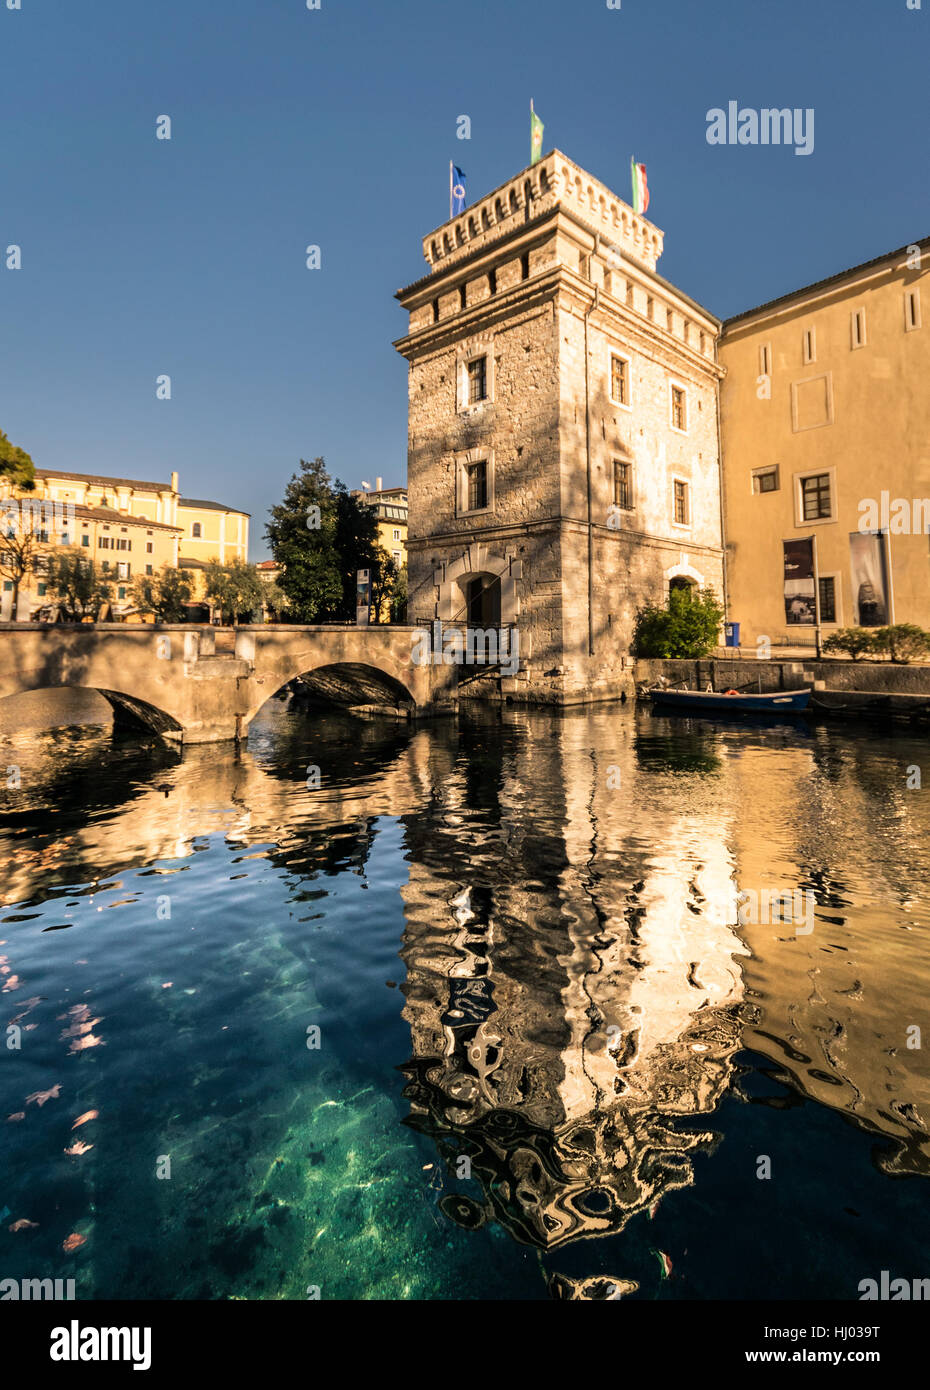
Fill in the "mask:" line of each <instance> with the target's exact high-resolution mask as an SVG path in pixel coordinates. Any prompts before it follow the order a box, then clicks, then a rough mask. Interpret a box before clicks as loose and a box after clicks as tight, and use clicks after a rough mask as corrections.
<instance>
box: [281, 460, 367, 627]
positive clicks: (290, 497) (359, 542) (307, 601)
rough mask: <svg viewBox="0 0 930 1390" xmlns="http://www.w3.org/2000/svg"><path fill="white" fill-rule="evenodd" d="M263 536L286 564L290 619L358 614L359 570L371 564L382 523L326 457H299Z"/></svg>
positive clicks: (283, 580) (284, 579)
mask: <svg viewBox="0 0 930 1390" xmlns="http://www.w3.org/2000/svg"><path fill="white" fill-rule="evenodd" d="M269 515H270V518H271V519H270V521H269V522H268V524H267V525H266V527H265V535H266V537H267V539H268V542H269V544H270V546H271V553H272V555H273V556H274V558H275V560H276V561H277V562H278V564H279V565H280V566H281V567H282V571H283V572H282V575H281V579H280V581H279V582H280V585H281V588H282V589H283V590H284V592H285V594H286V595H287V599H288V611H287V617H288V618H289V619H290V620H291V621H292V622H298V623H314V622H321V621H325V620H327V619H341V620H342V621H343V622H350V621H352V620H354V618H355V586H356V577H357V576H356V572H357V571H358V570H359V569H366V568H367V569H371V568H373V562H374V558H375V550H376V548H377V544H378V522H377V518H376V516H375V513H374V511H373V509H372V508H371V507H368V506H366V505H365V503H362V502H359V501H358V500H357V499H356V498H354V497H353V496H352V495H351V493H349V492H348V491H347V489H346V487H345V485H344V484H343V483H340V482H335V483H334V482H333V480H332V479H331V478H330V476H329V474H328V473H327V471H326V466H325V463H324V461H323V459H322V458H316V459H313V460H312V461H308V460H306V459H301V460H300V467H299V471H298V472H297V473H295V474H293V476H292V477H291V480H290V482H289V483H288V485H287V487H286V488H285V491H284V499H283V501H282V502H280V503H278V504H277V505H276V506H274V507H272V508H271V509H270V512H269Z"/></svg>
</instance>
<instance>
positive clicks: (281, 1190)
mask: <svg viewBox="0 0 930 1390" xmlns="http://www.w3.org/2000/svg"><path fill="white" fill-rule="evenodd" d="M3 744H4V748H3V754H4V757H5V760H6V763H5V765H6V766H7V767H9V766H16V767H18V768H19V769H20V778H21V785H20V786H19V787H18V788H11V789H9V790H7V791H5V792H4V793H3V801H2V814H0V862H2V865H3V878H2V881H3V901H4V907H3V910H2V914H0V915H2V920H0V939H2V942H3V944H2V945H0V957H2V961H0V971H2V972H3V973H2V975H0V981H2V983H0V1018H2V1021H3V1024H4V1028H5V1030H6V1048H5V1050H4V1053H3V1057H2V1067H0V1091H2V1094H0V1144H2V1153H3V1167H2V1171H3V1187H2V1192H0V1210H3V1209H4V1208H5V1214H4V1216H3V1219H2V1222H0V1277H2V1278H7V1277H13V1278H23V1277H49V1278H54V1277H64V1278H68V1277H73V1278H74V1279H75V1280H76V1290H77V1295H78V1297H79V1298H114V1297H130V1298H143V1297H154V1298H200V1299H216V1298H219V1299H226V1298H262V1299H269V1298H283V1299H295V1298H306V1297H307V1296H308V1290H311V1291H312V1290H313V1289H319V1291H320V1295H321V1296H322V1297H323V1298H352V1299H355V1298H372V1299H381V1298H417V1299H434V1298H435V1299H446V1298H464V1299H473V1298H495V1299H508V1298H537V1297H538V1298H546V1297H552V1296H559V1297H573V1296H574V1297H578V1296H588V1297H599V1296H604V1294H605V1292H606V1291H607V1290H608V1286H609V1285H612V1286H613V1287H614V1289H615V1291H616V1292H623V1293H625V1295H626V1296H627V1297H630V1298H632V1299H641V1298H647V1299H655V1298H659V1299H674V1298H724V1297H725V1298H763V1297H764V1298H809V1297H826V1298H837V1299H849V1298H856V1297H858V1289H857V1286H858V1283H859V1281H860V1280H862V1279H865V1278H869V1277H878V1275H879V1273H880V1271H881V1270H882V1269H889V1270H890V1271H891V1273H892V1277H895V1276H903V1277H907V1278H916V1277H924V1276H926V1275H930V1268H928V1267H927V1265H928V1261H927V1251H928V1247H930V1206H928V1202H927V1192H928V1189H927V1177H928V1171H930V1145H928V1136H927V1125H928V1119H930V1075H928V1066H927V1062H926V1060H925V1058H926V1055H927V1053H926V1048H925V1047H915V1046H913V1045H912V1044H913V1042H914V1040H915V1036H916V1035H915V1034H914V1032H913V1029H914V1028H915V1027H920V1026H922V1025H926V1024H927V1023H928V1019H927V1015H926V999H927V985H928V981H930V939H928V927H930V914H928V912H927V885H928V882H930V834H928V830H930V810H928V804H930V803H928V797H930V791H927V792H922V791H920V790H916V789H908V788H907V786H906V781H907V778H906V769H907V768H908V767H909V766H914V765H920V764H921V763H922V762H923V763H924V764H930V759H928V758H927V757H926V753H927V749H928V747H930V745H928V744H927V742H926V741H921V740H916V739H910V738H896V739H890V738H881V737H876V736H875V735H874V733H869V734H868V735H867V736H864V735H863V733H862V732H861V731H858V732H857V731H851V732H836V731H835V730H833V729H831V730H830V731H826V730H823V729H818V730H815V731H813V732H807V731H798V730H793V729H782V728H777V727H776V728H767V729H743V728H729V727H724V728H721V727H714V726H711V725H704V724H701V723H700V722H689V721H685V722H682V721H670V720H661V719H656V718H654V717H652V716H651V715H650V714H647V713H645V712H642V711H635V710H633V709H631V708H629V707H624V708H622V709H621V708H616V709H614V708H610V709H599V710H597V711H595V712H584V713H577V714H571V715H566V716H562V717H560V716H552V715H541V714H540V715H536V714H530V715H526V714H519V713H506V714H505V715H504V716H503V717H502V718H498V717H497V716H495V715H487V716H483V717H475V716H472V717H468V718H466V717H463V718H462V719H461V720H460V721H458V722H453V721H448V722H442V723H436V724H432V725H429V726H421V727H419V728H413V729H410V728H408V727H407V726H400V727H398V726H396V725H393V724H385V725H381V724H377V723H359V722H357V721H354V720H352V719H350V718H349V717H347V716H346V717H343V716H340V715H333V716H325V717H324V716H321V715H320V714H318V713H317V714H314V713H307V712H299V711H297V710H293V709H291V708H289V707H288V706H287V705H286V704H283V703H280V702H271V703H270V704H269V705H268V706H267V707H266V709H265V711H264V712H263V713H262V715H261V717H260V719H259V720H258V721H257V722H256V724H255V726H254V727H253V732H252V736H251V737H250V740H249V743H248V745H247V747H244V748H243V749H242V750H241V751H239V752H235V751H234V750H233V749H232V748H231V747H227V746H222V747H211V748H205V749H192V750H189V751H188V752H186V753H184V754H183V755H181V754H178V753H175V752H172V751H171V750H169V749H167V748H165V747H163V746H160V745H158V744H157V743H152V744H140V743H139V742H136V741H132V740H128V741H127V740H125V739H121V738H117V737H114V735H113V734H112V733H111V732H110V731H108V730H106V729H81V730H78V729H71V730H58V731H55V732H52V733H36V732H25V733H23V734H20V735H10V734H6V735H5V736H4V738H3ZM308 767H310V768H314V767H315V768H318V769H319V778H318V782H319V785H316V779H314V778H313V777H310V778H309V779H308ZM308 781H309V785H308ZM737 886H738V887H740V888H743V889H751V890H757V891H759V892H764V891H767V890H768V889H769V888H775V889H777V890H779V891H781V890H795V889H800V890H801V891H803V892H805V893H810V894H812V895H813V896H812V901H813V902H814V903H815V909H814V917H813V919H812V930H811V931H810V932H809V933H800V934H799V933H796V932H795V930H794V927H793V926H791V925H788V924H786V923H784V922H774V923H769V922H767V921H766V922H755V923H752V922H750V923H748V924H743V925H741V924H740V922H739V921H738V918H737V911H736V903H735V892H736V890H737ZM11 1029H12V1030H13V1031H12V1032H11V1031H10V1030H11ZM315 1029H318V1030H319V1032H318V1035H317V1034H316V1033H315V1032H314V1031H313V1030H315ZM17 1030H18V1031H17ZM308 1030H310V1031H308ZM909 1030H911V1031H909ZM308 1043H309V1044H311V1045H309V1046H308ZM317 1043H318V1045H316V1044H317ZM909 1043H910V1044H911V1045H909ZM8 1117H9V1118H8ZM85 1117H87V1118H85ZM78 1120H80V1121H81V1122H80V1123H79V1124H78V1125H77V1127H76V1128H75V1127H74V1125H75V1121H78ZM83 1145H87V1146H88V1147H87V1148H86V1149H84V1148H83V1147H81V1148H80V1149H78V1148H76V1146H83ZM66 1150H71V1152H66ZM760 1172H762V1173H763V1174H765V1173H767V1174H768V1175H763V1176H759V1174H760ZM22 1222H30V1223H35V1224H34V1225H29V1226H23V1225H20V1226H19V1229H16V1230H11V1229H10V1227H11V1226H15V1225H18V1224H19V1223H22ZM75 1237H81V1238H82V1239H81V1240H80V1241H77V1240H75V1239H74V1238H75ZM69 1238H70V1240H69ZM66 1243H67V1244H70V1245H71V1246H73V1247H74V1248H72V1249H70V1250H67V1251H66V1250H65V1249H64V1248H63V1247H64V1245H65V1244H66Z"/></svg>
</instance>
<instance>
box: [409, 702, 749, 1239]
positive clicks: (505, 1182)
mask: <svg viewBox="0 0 930 1390" xmlns="http://www.w3.org/2000/svg"><path fill="white" fill-rule="evenodd" d="M588 732H590V731H588ZM584 737H585V725H584V723H583V722H579V724H578V725H576V726H573V725H572V723H571V722H570V721H569V722H567V723H566V724H565V725H562V726H560V729H559V735H558V737H557V738H556V739H555V740H551V741H549V742H547V743H546V744H545V745H543V746H540V744H538V743H536V742H533V743H532V744H531V745H530V744H528V745H526V747H524V748H520V749H518V750H517V752H516V753H515V754H514V755H513V756H512V758H511V761H510V765H508V766H505V767H504V768H503V769H502V770H501V780H500V783H499V785H498V787H497V793H498V798H499V811H500V819H499V829H498V830H497V833H496V834H492V832H491V828H490V827H489V826H488V823H487V817H485V819H484V821H481V822H479V821H477V819H476V817H475V816H474V814H473V813H472V812H471V811H470V808H469V806H468V803H467V798H466V795H465V793H464V790H463V789H462V788H461V787H460V786H458V785H457V784H456V783H455V782H454V780H453V781H451V782H449V783H447V785H446V787H445V791H444V811H443V815H442V816H441V818H440V820H441V824H439V825H436V824H430V825H429V826H428V827H427V829H428V832H429V834H428V836H427V835H425V836H424V837H423V840H422V848H423V850H424V853H423V854H422V855H421V854H420V853H415V854H414V863H413V864H412V865H411V872H410V882H409V885H408V887H407V889H406V890H405V894H404V896H405V900H406V905H407V930H406V933H405V943H404V950H403V954H404V957H405V960H406V963H407V969H408V980H407V985H406V995H407V999H406V1007H405V1011H404V1013H405V1017H406V1018H407V1020H408V1022H409V1023H410V1026H411V1034H412V1040H413V1057H412V1059H411V1061H410V1063H409V1064H408V1065H407V1066H406V1067H405V1068H404V1071H405V1073H406V1075H407V1076H408V1086H407V1088H406V1092H405V1094H406V1095H407V1097H408V1099H409V1100H410V1103H411V1114H410V1117H409V1119H408V1123H409V1124H411V1125H412V1126H413V1127H414V1128H416V1129H418V1130H420V1131H422V1132H424V1133H426V1134H429V1135H430V1136H431V1137H432V1138H433V1139H434V1140H435V1142H436V1143H437V1145H438V1147H439V1149H440V1152H441V1154H442V1156H443V1158H444V1159H445V1161H446V1165H447V1169H448V1174H449V1185H450V1187H452V1188H453V1191H451V1192H449V1193H448V1194H447V1195H446V1196H444V1197H443V1198H442V1199H441V1203H440V1205H441V1206H442V1209H443V1210H444V1211H445V1213H446V1215H447V1216H449V1217H450V1218H451V1219H452V1220H454V1221H456V1222H457V1223H458V1224H460V1225H463V1226H478V1225H481V1224H483V1223H484V1222H485V1221H487V1220H497V1221H499V1222H500V1223H501V1224H502V1225H504V1226H505V1227H506V1228H507V1229H508V1230H509V1231H510V1232H511V1234H512V1235H513V1236H514V1237H515V1238H516V1239H518V1240H520V1241H522V1242H525V1243H527V1244H533V1245H536V1246H539V1247H542V1248H549V1249H551V1248H554V1247H556V1246H558V1245H561V1244H564V1243H565V1242H567V1241H571V1240H575V1239H579V1238H583V1237H588V1236H598V1235H605V1234H609V1233H613V1232H617V1231H619V1230H621V1229H622V1228H623V1227H624V1225H625V1224H626V1222H627V1221H628V1220H629V1218H630V1217H631V1216H632V1215H634V1214H635V1213H636V1212H639V1211H642V1210H643V1209H645V1208H647V1207H650V1206H652V1205H653V1204H654V1203H655V1202H656V1201H657V1200H658V1199H659V1198H660V1197H661V1196H662V1195H663V1193H665V1192H666V1191H669V1190H671V1189H673V1188H677V1187H683V1186H686V1185H688V1184H689V1183H690V1182H691V1181H692V1180H693V1176H692V1162H691V1155H692V1154H693V1153H694V1152H695V1151H696V1150H700V1149H704V1148H707V1147H708V1146H709V1145H710V1144H712V1143H713V1141H714V1135H713V1133H711V1132H702V1131H698V1130H695V1129H694V1128H690V1129H688V1130H687V1131H686V1132H685V1131H683V1130H681V1129H679V1128H678V1127H677V1123H676V1121H677V1119H678V1117H693V1116H696V1115H702V1114H703V1115H708V1114H710V1113H711V1112H712V1111H713V1110H714V1108H715V1106H716V1104H717V1102H718V1100H719V1097H720V1095H721V1094H722V1092H723V1090H724V1089H725V1087H726V1085H727V1082H728V1079H729V1076H730V1071H731V1063H730V1058H731V1055H732V1053H733V1051H734V1050H735V1048H736V1047H737V1046H738V1045H739V1018H738V1016H737V1009H738V1005H739V1002H740V1000H741V997H742V986H741V976H740V971H739V968H738V965H737V963H736V961H735V960H734V957H735V956H736V955H738V954H741V953H743V951H744V948H743V947H742V945H741V942H740V939H739V937H738V936H737V935H736V932H735V930H734V928H733V927H732V926H728V925H726V924H727V922H733V923H735V921H736V901H735V892H736V890H735V886H734V885H733V883H732V880H731V873H732V869H731V863H730V860H729V857H728V853H727V850H726V847H725V842H726V836H727V831H728V820H727V817H726V814H725V812H723V811H721V810H720V809H719V807H718V806H714V807H713V808H712V809H710V810H701V811H700V812H699V813H697V814H696V813H695V812H693V811H692V812H690V813H689V812H688V811H686V810H679V811H676V812H674V813H671V814H669V813H666V815H665V822H666V823H665V824H661V823H659V824H657V823H656V821H653V822H652V823H651V824H650V827H649V833H650V837H651V843H652V844H653V845H654V844H656V843H664V844H665V845H668V846H675V849H674V851H672V850H671V849H668V850H667V851H664V852H660V853H656V852H655V851H654V850H652V851H648V852H647V851H646V849H645V847H644V846H643V845H642V844H641V842H640V841H639V840H638V839H637V836H636V832H635V824H636V819H637V817H638V816H642V814H643V805H642V803H641V802H640V801H639V800H638V798H637V789H636V782H637V777H638V770H637V766H636V763H635V760H634V759H633V757H632V755H630V756H628V758H627V759H626V761H624V760H623V756H622V755H615V760H616V761H617V762H619V763H620V764H621V774H622V775H621V786H622V787H623V792H622V793H621V792H618V791H611V790H609V789H608V787H607V777H606V769H605V768H604V767H600V768H599V767H598V766H597V761H596V758H595V757H594V756H593V755H592V751H591V748H590V744H589V743H588V744H584V745H583V744H582V742H581V740H582V739H584ZM524 760H525V765H521V764H522V763H524ZM541 762H542V763H543V764H546V765H545V766H540V763H541ZM529 784H531V785H532V787H533V801H534V811H536V812H538V807H539V796H540V791H539V789H540V788H541V787H546V788H550V789H552V791H551V793H550V797H551V803H550V807H549V809H550V810H551V814H550V815H548V816H546V817H545V820H544V821H543V822H540V819H539V816H538V814H536V815H534V817H533V819H532V820H531V819H530V816H529V813H528V810H527V798H526V797H525V794H524V793H523V791H522V788H523V787H525V786H526V785H529ZM644 787H645V781H644ZM556 789H557V790H556ZM544 804H545V798H544ZM657 814H658V815H660V816H661V815H662V812H661V811H660V812H658V813H657ZM413 839H414V840H415V841H416V843H417V847H418V848H420V847H421V842H420V840H419V837H418V836H417V834H416V831H415V830H414V831H413ZM429 846H432V848H431V849H430V848H429ZM710 904H713V908H711V906H710ZM721 904H726V910H725V911H724V912H721V910H720V909H721ZM462 1157H467V1158H468V1160H469V1163H470V1171H471V1176H472V1179H473V1181H471V1182H468V1181H460V1182H457V1181H456V1177H457V1175H458V1174H460V1173H461V1172H462V1165H460V1160H461V1158H462ZM465 1171H467V1166H466V1169H465Z"/></svg>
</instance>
